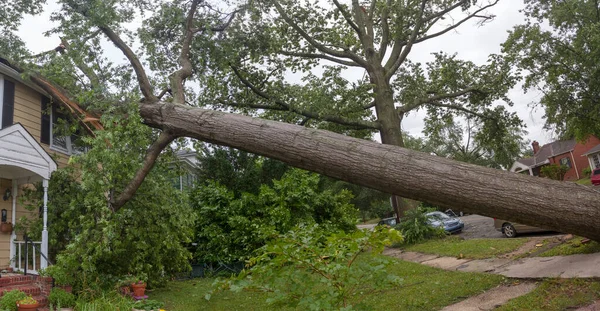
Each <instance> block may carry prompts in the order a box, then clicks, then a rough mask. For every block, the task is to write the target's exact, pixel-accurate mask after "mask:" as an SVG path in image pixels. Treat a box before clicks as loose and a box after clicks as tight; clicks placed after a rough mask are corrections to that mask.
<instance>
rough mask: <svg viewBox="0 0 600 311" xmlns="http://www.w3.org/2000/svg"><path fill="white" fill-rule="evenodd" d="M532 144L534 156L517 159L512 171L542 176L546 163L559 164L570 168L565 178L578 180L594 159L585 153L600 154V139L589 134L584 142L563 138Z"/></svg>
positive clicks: (590, 154) (592, 155)
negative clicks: (541, 172)
mask: <svg viewBox="0 0 600 311" xmlns="http://www.w3.org/2000/svg"><path fill="white" fill-rule="evenodd" d="M531 145H532V147H533V157H529V158H523V159H519V160H517V161H515V163H513V165H512V167H511V168H510V171H511V172H517V173H523V174H528V175H533V176H540V169H541V168H542V167H543V166H544V165H550V164H558V165H564V166H566V167H568V168H569V170H568V171H567V173H566V174H565V180H578V179H581V178H583V177H584V174H583V170H584V169H586V168H588V167H590V166H591V163H592V161H593V160H589V158H586V157H585V155H588V154H589V156H588V157H590V156H591V157H594V156H596V155H597V154H600V139H598V138H597V137H595V136H589V137H588V138H587V139H586V140H585V141H583V142H578V141H576V140H575V139H570V140H561V141H555V142H551V143H548V144H545V145H543V146H542V147H540V144H539V143H538V142H537V141H534V142H533V143H532V144H531ZM596 147H597V148H596ZM598 160H600V159H598Z"/></svg>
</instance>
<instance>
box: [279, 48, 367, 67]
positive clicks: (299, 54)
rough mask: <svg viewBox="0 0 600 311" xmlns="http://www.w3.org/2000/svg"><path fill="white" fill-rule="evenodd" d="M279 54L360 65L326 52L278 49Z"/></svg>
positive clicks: (351, 65)
mask: <svg viewBox="0 0 600 311" xmlns="http://www.w3.org/2000/svg"><path fill="white" fill-rule="evenodd" d="M279 54H281V55H285V56H292V57H303V58H313V59H316V58H320V59H325V60H328V61H331V62H334V63H338V64H341V65H345V66H349V67H361V65H359V64H357V63H356V62H353V61H347V60H343V59H338V58H335V57H333V56H329V55H326V54H319V53H301V52H290V51H279Z"/></svg>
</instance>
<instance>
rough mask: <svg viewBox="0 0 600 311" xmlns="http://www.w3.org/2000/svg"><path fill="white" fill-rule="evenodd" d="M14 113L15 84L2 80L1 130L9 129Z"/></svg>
mask: <svg viewBox="0 0 600 311" xmlns="http://www.w3.org/2000/svg"><path fill="white" fill-rule="evenodd" d="M14 113H15V83H14V82H12V81H8V80H4V98H3V104H2V120H0V121H1V122H0V124H2V128H5V127H9V126H11V125H12V124H13V116H14Z"/></svg>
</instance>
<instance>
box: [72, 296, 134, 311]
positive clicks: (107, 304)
mask: <svg viewBox="0 0 600 311" xmlns="http://www.w3.org/2000/svg"><path fill="white" fill-rule="evenodd" d="M132 308H133V301H131V300H130V299H128V298H125V297H123V296H121V295H117V294H116V293H115V294H104V295H103V296H102V297H100V298H96V299H93V300H91V301H77V304H76V305H75V310H77V311H122V310H127V311H128V310H131V309H132Z"/></svg>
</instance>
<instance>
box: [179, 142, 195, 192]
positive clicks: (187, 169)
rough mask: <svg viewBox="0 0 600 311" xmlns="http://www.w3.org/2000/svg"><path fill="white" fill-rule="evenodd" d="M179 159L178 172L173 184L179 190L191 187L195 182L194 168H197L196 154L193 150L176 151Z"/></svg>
mask: <svg viewBox="0 0 600 311" xmlns="http://www.w3.org/2000/svg"><path fill="white" fill-rule="evenodd" d="M176 156H177V158H178V160H179V163H178V166H179V169H180V174H179V176H178V177H177V180H175V181H174V183H173V186H174V187H175V188H177V189H179V190H181V191H183V190H184V189H187V188H191V187H192V186H193V185H194V184H195V183H196V178H197V177H196V176H197V175H196V169H197V168H198V155H197V154H196V152H195V151H187V150H180V151H178V152H177V153H176Z"/></svg>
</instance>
